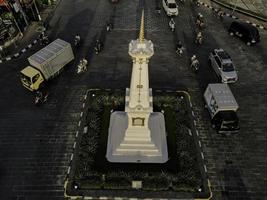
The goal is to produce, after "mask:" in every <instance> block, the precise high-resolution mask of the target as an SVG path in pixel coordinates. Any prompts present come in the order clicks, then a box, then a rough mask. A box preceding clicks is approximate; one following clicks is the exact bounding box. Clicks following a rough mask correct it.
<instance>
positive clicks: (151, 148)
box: [106, 111, 168, 163]
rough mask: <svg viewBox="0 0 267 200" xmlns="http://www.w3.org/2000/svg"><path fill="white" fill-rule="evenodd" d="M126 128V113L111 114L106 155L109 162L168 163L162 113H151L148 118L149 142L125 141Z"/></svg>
mask: <svg viewBox="0 0 267 200" xmlns="http://www.w3.org/2000/svg"><path fill="white" fill-rule="evenodd" d="M127 128H128V115H127V113H126V112H122V111H116V112H113V113H112V114H111V116H110V125H109V133H108V143H107V153H106V158H107V160H108V161H109V162H119V163H165V162H167V161H168V149H167V139H166V131H165V121H164V115H163V114H162V113H160V112H153V113H151V114H150V116H149V120H148V128H149V130H150V138H151V140H133V141H131V140H130V141H128V140H125V134H126V130H127ZM137 134H138V133H137Z"/></svg>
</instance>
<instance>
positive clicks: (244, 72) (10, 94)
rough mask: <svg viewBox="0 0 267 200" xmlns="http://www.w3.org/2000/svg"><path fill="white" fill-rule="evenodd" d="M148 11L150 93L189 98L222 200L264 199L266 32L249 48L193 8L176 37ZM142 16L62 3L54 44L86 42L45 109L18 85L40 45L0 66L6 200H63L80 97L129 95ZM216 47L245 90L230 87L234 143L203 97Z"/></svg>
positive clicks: (126, 8)
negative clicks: (193, 66)
mask: <svg viewBox="0 0 267 200" xmlns="http://www.w3.org/2000/svg"><path fill="white" fill-rule="evenodd" d="M144 2H145V4H144V8H145V26H146V38H147V39H150V40H152V42H153V43H154V48H155V54H154V56H153V57H152V59H151V60H150V63H149V72H150V85H151V87H152V88H153V89H163V90H169V89H172V90H188V91H189V92H190V94H191V96H192V101H193V106H194V107H193V109H194V111H195V113H196V118H197V127H198V130H199V134H200V139H201V142H202V144H203V145H202V148H203V152H204V156H205V162H206V164H207V171H208V176H209V177H210V179H211V184H212V190H213V192H214V194H215V199H227V200H228V199H229V200H230V199H265V197H266V196H267V193H266V191H267V188H266V185H267V184H266V177H267V163H266V157H267V148H266V145H267V139H266V136H265V131H266V130H267V126H266V123H265V121H266V119H267V115H266V111H267V103H266V99H267V98H266V89H267V85H266V83H265V81H266V80H267V73H266V68H267V45H266V44H267V32H266V31H265V32H264V31H260V34H261V39H262V41H261V43H260V44H258V45H257V46H254V47H247V46H246V45H245V44H243V43H242V42H241V41H239V40H238V39H236V38H233V37H231V36H229V34H228V33H227V28H228V26H229V25H230V23H231V19H230V18H229V19H228V18H225V20H224V21H223V22H221V21H219V20H218V19H217V18H216V16H215V15H214V13H212V11H211V10H208V9H207V8H204V7H195V6H193V5H192V4H191V3H190V2H186V3H185V4H179V5H180V14H179V16H178V17H176V18H175V21H176V32H175V33H172V32H171V31H170V30H169V28H168V25H167V24H168V20H169V19H168V17H167V16H166V15H165V14H164V13H162V14H161V15H160V16H158V15H156V13H155V10H154V9H155V2H156V1H155V0H146V1H144ZM141 8H142V1H124V0H121V2H120V3H119V4H118V5H117V7H116V8H114V7H113V6H112V5H111V4H110V3H109V2H108V1H107V0H99V1H95V0H75V1H71V0H64V1H62V2H61V3H60V5H59V6H58V8H57V10H56V12H55V14H54V16H53V18H52V20H51V22H50V26H51V27H52V28H51V29H50V30H49V36H50V37H51V38H52V39H55V38H58V37H59V38H62V39H64V40H66V41H69V42H71V43H73V38H74V36H75V34H76V33H79V34H80V35H81V38H82V44H81V46H80V47H79V48H74V53H75V57H76V59H75V61H74V62H72V63H71V64H70V65H68V66H67V67H66V69H65V70H64V71H63V73H62V74H61V75H60V76H59V77H57V78H56V79H55V80H53V81H51V82H50V83H49V92H50V97H49V99H48V102H47V103H46V104H45V105H43V106H41V107H35V106H34V105H33V96H32V94H31V93H30V92H28V91H26V90H25V89H24V88H23V87H22V86H21V84H20V81H19V71H20V70H21V69H23V68H24V67H25V66H26V65H27V60H26V59H27V57H28V56H29V55H31V54H32V53H34V52H36V51H37V50H38V49H40V48H41V47H40V46H35V47H34V48H33V49H31V50H30V51H28V52H27V53H26V54H23V56H22V57H20V58H19V59H17V60H12V61H10V62H7V63H4V64H0V74H1V76H0V77H1V78H0V85H1V87H0V94H1V98H0V110H1V112H0V153H1V154H0V183H1V187H0V194H1V199H3V200H8V199H23V200H36V199H49V200H53V199H63V183H64V180H65V177H66V171H67V168H68V164H69V161H70V155H71V152H72V145H73V142H74V139H75V132H76V130H77V123H78V120H79V113H80V111H81V109H82V108H81V105H82V96H83V95H84V94H85V92H86V90H87V89H89V88H125V87H129V85H130V76H131V59H130V56H129V55H128V44H129V42H130V41H131V40H132V39H135V38H136V37H137V32H138V27H139V21H140V20H139V19H140V14H141ZM198 12H201V13H202V14H203V15H204V18H205V22H206V24H207V28H206V29H205V30H204V44H203V45H201V46H197V45H196V44H195V43H194V39H195V31H196V29H195V24H194V21H195V17H196V15H197V13H198ZM111 16H114V30H113V31H111V32H110V33H105V31H103V30H104V28H105V27H104V25H105V23H106V21H107V20H109V19H110V17H111ZM96 36H99V37H101V39H103V41H104V42H105V44H104V50H103V51H102V52H101V53H100V54H99V55H94V54H93V52H92V48H93V41H94V38H95V37H96ZM177 38H179V40H181V41H182V43H183V44H184V46H185V48H186V50H185V54H184V56H183V57H178V56H177V55H176V54H175V50H174V48H175V41H176V40H177ZM218 47H221V48H224V49H225V50H226V51H227V52H228V53H229V54H230V55H231V56H232V59H233V61H234V63H235V65H236V68H237V70H238V75H239V80H238V82H237V83H235V84H232V85H231V86H230V87H231V89H232V91H233V93H234V95H235V97H236V99H237V102H238V103H239V106H240V110H239V113H238V114H239V117H240V121H241V130H240V133H239V134H238V135H235V136H221V135H218V134H216V133H215V132H214V131H213V130H212V129H211V128H210V122H209V117H208V115H207V112H206V111H205V110H204V108H203V100H202V93H203V90H204V88H205V87H206V85H207V84H208V83H211V82H217V81H218V79H217V77H216V75H215V74H214V73H213V72H212V70H211V69H210V67H209V66H208V62H207V58H208V54H209V52H210V51H211V50H212V49H214V48H218ZM193 54H196V55H197V56H198V57H199V59H200V63H201V69H200V72H199V73H198V74H196V75H195V74H194V73H193V72H192V71H191V70H190V68H189V58H190V56H192V55H193ZM82 57H86V58H87V59H88V60H89V67H88V71H87V72H85V73H84V74H81V75H77V74H76V65H77V63H78V60H79V59H80V58H82Z"/></svg>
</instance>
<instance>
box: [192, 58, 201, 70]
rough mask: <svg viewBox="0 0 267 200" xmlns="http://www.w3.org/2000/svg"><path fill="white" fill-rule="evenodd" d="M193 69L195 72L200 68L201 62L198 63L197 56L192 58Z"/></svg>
mask: <svg viewBox="0 0 267 200" xmlns="http://www.w3.org/2000/svg"><path fill="white" fill-rule="evenodd" d="M191 68H194V69H195V71H197V70H198V68H199V61H198V59H197V56H196V55H193V56H192V57H191Z"/></svg>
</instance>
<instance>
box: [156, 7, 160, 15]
mask: <svg viewBox="0 0 267 200" xmlns="http://www.w3.org/2000/svg"><path fill="white" fill-rule="evenodd" d="M155 10H156V13H157V14H158V15H160V13H161V10H160V7H159V6H156V9H155Z"/></svg>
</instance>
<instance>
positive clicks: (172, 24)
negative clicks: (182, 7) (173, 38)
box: [169, 19, 175, 32]
mask: <svg viewBox="0 0 267 200" xmlns="http://www.w3.org/2000/svg"><path fill="white" fill-rule="evenodd" d="M169 27H170V29H171V31H172V32H174V30H175V22H174V20H173V19H171V20H170V21H169Z"/></svg>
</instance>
